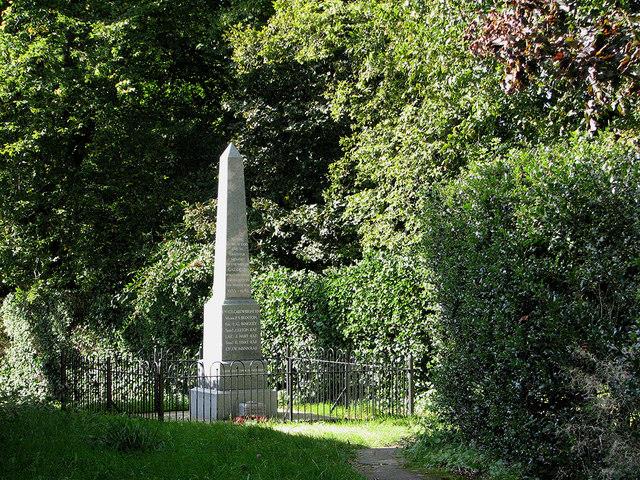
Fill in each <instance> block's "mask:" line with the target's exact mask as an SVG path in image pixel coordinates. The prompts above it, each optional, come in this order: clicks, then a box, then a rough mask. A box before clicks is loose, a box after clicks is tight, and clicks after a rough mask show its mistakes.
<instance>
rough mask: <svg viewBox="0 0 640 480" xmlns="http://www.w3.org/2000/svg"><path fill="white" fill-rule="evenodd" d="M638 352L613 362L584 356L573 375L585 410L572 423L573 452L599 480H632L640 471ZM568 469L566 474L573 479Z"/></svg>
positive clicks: (611, 358) (613, 358) (629, 352)
mask: <svg viewBox="0 0 640 480" xmlns="http://www.w3.org/2000/svg"><path fill="white" fill-rule="evenodd" d="M639 346H640V344H638V343H637V342H636V344H635V345H634V346H633V348H630V349H626V350H625V351H623V352H621V353H620V354H616V355H615V356H609V357H608V358H607V357H605V358H602V357H600V358H599V357H596V356H594V355H592V354H589V353H587V352H584V351H581V352H580V354H579V357H578V358H579V360H581V362H580V365H578V366H577V367H575V368H574V369H573V370H572V371H571V377H572V382H573V385H574V386H575V387H576V388H577V389H578V390H579V391H580V392H582V394H583V395H584V398H585V400H586V408H584V409H582V410H581V411H580V412H579V413H578V414H577V415H576V416H574V418H573V419H571V421H570V422H569V423H568V425H567V427H566V430H567V433H568V434H569V435H570V436H571V437H572V438H573V439H574V440H575V441H574V444H573V446H572V453H573V454H574V455H576V456H577V458H578V459H579V461H580V462H581V467H582V469H583V470H584V471H585V472H587V475H588V476H589V478H594V479H602V480H605V479H633V478H638V472H640V432H639V429H638V419H639V418H640V376H639V375H638V371H639V370H640V356H639V351H638V347H639ZM568 470H569V469H568V468H567V469H566V470H565V471H564V473H565V475H570V474H571V473H570V472H569V471H568Z"/></svg>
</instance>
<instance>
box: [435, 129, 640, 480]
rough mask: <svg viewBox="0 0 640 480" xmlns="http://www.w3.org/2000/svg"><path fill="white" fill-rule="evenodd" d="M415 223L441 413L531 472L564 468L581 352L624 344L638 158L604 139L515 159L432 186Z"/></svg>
mask: <svg viewBox="0 0 640 480" xmlns="http://www.w3.org/2000/svg"><path fill="white" fill-rule="evenodd" d="M429 218H430V219H431V226H432V228H431V229H430V232H429V237H430V238H429V243H428V249H429V250H430V253H431V258H432V260H433V263H432V265H433V269H434V273H435V280H434V283H435V284H436V285H437V286H438V299H439V301H440V303H441V306H442V309H443V310H442V321H441V322H440V323H439V324H438V329H437V338H438V342H439V346H440V349H439V359H438V361H439V366H438V369H437V376H436V387H437V392H438V399H439V404H440V406H441V409H442V411H443V413H444V414H445V415H446V417H447V418H448V419H449V420H450V421H451V422H452V423H453V424H454V425H457V426H458V427H459V428H460V429H461V431H462V432H463V433H464V434H465V435H466V436H467V438H468V439H474V440H475V441H477V442H479V443H480V444H481V445H482V446H484V447H488V448H489V449H490V450H491V451H493V452H495V453H497V454H499V455H502V456H503V457H502V458H506V459H511V460H517V461H520V462H522V463H523V464H524V465H525V466H526V467H527V468H528V470H529V471H530V472H533V473H536V474H538V475H540V476H541V477H542V478H550V477H551V476H553V475H554V474H555V473H558V472H559V471H560V470H561V469H564V470H565V471H566V470H567V469H568V470H569V471H571V468H573V466H574V465H575V461H576V458H574V457H573V455H572V454H571V451H572V445H573V444H574V443H575V442H576V438H575V436H574V435H572V434H571V431H572V428H570V427H571V422H572V421H574V420H576V418H577V416H578V414H580V413H581V412H582V411H583V410H584V409H585V408H586V406H587V405H586V403H585V402H586V400H585V395H584V394H583V391H582V390H581V387H579V386H577V385H576V384H575V382H574V381H573V380H574V379H575V378H574V377H575V376H576V373H575V372H576V369H580V368H582V367H581V365H582V363H583V362H582V361H581V360H580V358H581V356H582V354H583V353H588V354H589V355H591V356H595V357H597V358H611V357H615V356H616V355H618V354H619V352H620V351H621V350H623V349H625V348H626V347H628V346H631V345H634V344H635V346H636V348H637V347H638V332H639V331H640V322H639V318H640V316H639V314H640V301H639V291H640V289H639V287H640V275H639V267H640V161H639V157H638V155H637V154H636V153H634V152H633V151H632V150H630V149H625V148H623V147H621V146H619V145H618V146H616V144H614V143H613V142H607V141H606V139H601V140H600V141H599V142H593V141H586V140H580V139H574V140H573V141H572V143H571V144H570V145H565V144H562V145H558V146H555V147H552V148H538V149H533V150H528V151H524V152H523V151H516V152H513V153H511V154H510V155H508V156H507V158H504V159H498V160H490V161H486V162H483V163H478V164H475V165H473V166H472V167H471V168H470V170H469V171H468V173H466V174H465V175H463V176H461V178H460V179H458V180H457V181H454V182H452V183H450V184H449V185H447V186H446V187H444V188H443V190H442V196H441V198H440V199H439V201H436V202H434V208H433V209H432V211H431V212H430V215H429ZM636 368H637V365H636ZM604 394H605V395H606V392H604ZM633 415H635V416H636V417H635V418H637V415H638V409H637V408H636V409H635V413H633ZM626 421H627V422H628V424H629V425H631V424H632V423H633V422H634V421H636V422H637V420H633V416H629V418H626ZM573 431H575V429H573ZM592 447H593V449H592V451H591V455H593V456H594V457H593V459H595V461H596V462H597V461H598V458H600V459H601V458H602V457H604V456H606V455H607V454H608V453H607V452H605V451H598V448H601V445H597V444H594V445H592ZM573 478H576V477H573ZM585 478H586V477H585Z"/></svg>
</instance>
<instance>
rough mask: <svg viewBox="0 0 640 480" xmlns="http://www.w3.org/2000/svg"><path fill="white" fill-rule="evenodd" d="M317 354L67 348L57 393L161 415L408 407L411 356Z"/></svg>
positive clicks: (319, 416)
mask: <svg viewBox="0 0 640 480" xmlns="http://www.w3.org/2000/svg"><path fill="white" fill-rule="evenodd" d="M316 357H317V358H307V357H304V356H295V355H292V354H290V352H289V351H287V352H286V353H285V354H284V355H281V356H276V357H273V358H265V359H262V360H258V361H251V362H240V361H235V362H224V363H221V362H217V363H214V364H210V365H204V364H203V362H202V361H201V360H196V359H184V358H180V357H179V356H175V355H171V354H169V353H167V352H159V351H155V352H154V353H153V354H150V355H123V354H113V355H100V356H81V355H66V356H63V358H61V362H60V365H61V369H60V384H61V388H60V392H59V395H60V398H59V400H60V403H61V405H62V407H63V408H72V409H79V410H89V411H110V412H119V413H125V414H130V415H140V416H144V417H148V418H156V419H159V420H213V419H216V418H217V419H221V418H222V419H228V418H234V417H238V416H257V417H263V416H265V417H267V416H268V417H277V418H280V419H284V420H309V421H314V420H338V419H339V420H342V419H353V420H361V419H371V418H376V417H381V416H407V415H412V414H413V404H414V400H413V364H412V360H411V358H408V359H407V361H406V362H400V363H398V362H390V361H387V362H378V363H376V362H373V363H368V362H358V361H356V360H355V359H354V358H352V357H351V356H349V355H347V354H345V353H344V352H339V351H338V352H333V351H326V352H321V354H320V355H316ZM212 392H213V393H212ZM211 395H215V396H216V400H215V401H213V402H212V400H211Z"/></svg>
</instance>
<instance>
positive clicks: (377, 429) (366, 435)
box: [272, 418, 417, 448]
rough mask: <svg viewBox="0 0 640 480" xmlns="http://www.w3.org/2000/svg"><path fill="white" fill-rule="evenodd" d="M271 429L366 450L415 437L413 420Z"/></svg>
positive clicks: (288, 425)
mask: <svg viewBox="0 0 640 480" xmlns="http://www.w3.org/2000/svg"><path fill="white" fill-rule="evenodd" d="M272 428H273V429H274V430H277V431H279V432H284V433H288V434H292V435H305V436H309V437H313V438H326V439H332V440H336V441H341V442H346V443H347V444H349V445H357V446H363V447H371V448H376V447H388V446H392V445H398V444H401V443H403V442H404V441H405V440H406V439H407V437H409V436H411V435H413V434H415V432H416V428H417V425H416V422H415V420H411V419H396V418H389V419H381V420H371V421H367V422H314V423H273V424H272Z"/></svg>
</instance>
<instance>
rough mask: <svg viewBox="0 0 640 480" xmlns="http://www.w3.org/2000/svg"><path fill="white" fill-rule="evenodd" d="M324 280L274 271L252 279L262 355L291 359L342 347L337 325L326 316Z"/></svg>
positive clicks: (310, 274)
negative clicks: (291, 356) (286, 353)
mask: <svg viewBox="0 0 640 480" xmlns="http://www.w3.org/2000/svg"><path fill="white" fill-rule="evenodd" d="M324 284H325V278H324V276H322V275H321V274H317V273H314V272H309V271H306V270H299V271H296V270H289V269H286V268H277V269H274V270H269V271H267V272H265V273H262V274H261V275H259V276H258V277H256V278H255V279H254V282H253V289H254V295H255V298H256V301H257V302H258V305H260V316H261V326H262V351H263V352H264V353H265V354H267V355H268V354H273V353H280V354H283V353H284V352H285V351H286V349H287V346H290V348H291V352H292V354H294V355H300V354H307V353H313V352H316V351H317V350H318V349H321V348H325V349H326V348H340V347H345V346H346V344H345V342H344V337H343V336H342V334H341V332H340V329H339V325H338V323H337V322H335V321H334V320H333V319H332V318H330V316H329V309H328V305H327V297H326V295H325V293H326V292H325V288H324V287H325V285H324Z"/></svg>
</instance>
